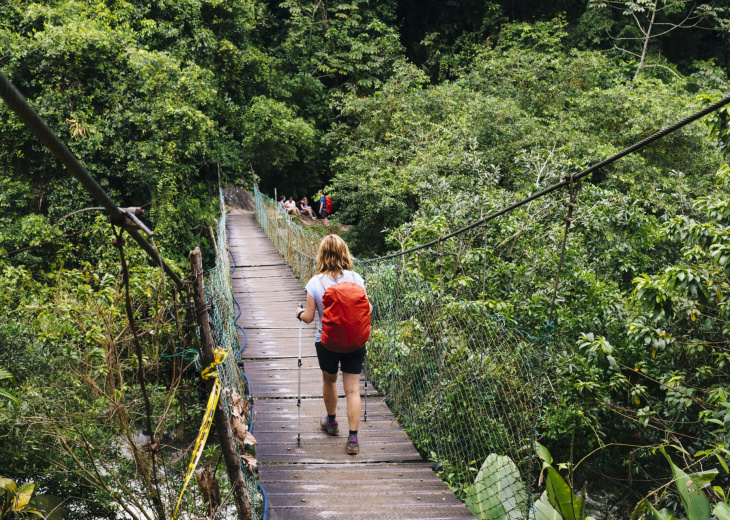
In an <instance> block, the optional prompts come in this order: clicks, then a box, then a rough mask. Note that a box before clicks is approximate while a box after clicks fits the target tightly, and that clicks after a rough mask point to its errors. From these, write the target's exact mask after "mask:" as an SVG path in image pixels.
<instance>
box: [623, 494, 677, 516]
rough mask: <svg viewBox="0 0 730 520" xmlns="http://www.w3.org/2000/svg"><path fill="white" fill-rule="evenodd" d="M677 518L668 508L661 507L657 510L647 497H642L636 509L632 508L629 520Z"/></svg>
mask: <svg viewBox="0 0 730 520" xmlns="http://www.w3.org/2000/svg"><path fill="white" fill-rule="evenodd" d="M639 519H642V520H679V519H678V518H677V517H676V516H674V515H673V514H672V513H671V511H669V509H666V508H665V509H662V510H661V511H657V510H656V509H654V506H652V505H651V504H650V503H649V500H648V499H646V498H645V499H644V500H642V501H641V502H639V505H637V506H636V509H634V512H633V513H632V514H631V520H639Z"/></svg>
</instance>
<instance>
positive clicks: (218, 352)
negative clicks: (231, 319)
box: [172, 348, 228, 520]
mask: <svg viewBox="0 0 730 520" xmlns="http://www.w3.org/2000/svg"><path fill="white" fill-rule="evenodd" d="M214 355H215V360H214V361H213V362H212V363H211V364H210V366H208V367H207V368H206V369H205V370H203V371H202V372H201V373H200V375H201V376H202V378H203V379H210V378H211V377H215V383H213V390H212V391H211V392H210V397H208V405H207V406H206V407H205V415H203V424H201V425H200V432H199V433H198V438H197V440H196V441H195V448H194V449H193V458H192V460H191V461H190V464H188V473H187V475H185V482H183V487H182V489H181V490H180V498H178V499H177V505H176V506H175V511H174V512H173V513H172V520H175V517H176V516H177V511H178V509H179V508H180V504H181V503H182V498H183V494H184V493H185V488H187V486H188V482H190V478H191V477H192V476H193V473H194V472H195V468H196V466H197V465H198V461H199V460H200V456H201V455H202V454H203V447H204V446H205V441H206V440H207V439H208V432H210V427H211V425H212V424H213V417H214V416H215V407H216V406H217V405H218V398H219V397H220V395H221V384H220V381H219V380H218V370H217V369H216V368H215V367H216V365H218V364H220V363H222V362H223V360H224V359H226V356H228V351H227V350H223V349H220V348H217V349H215V353H214Z"/></svg>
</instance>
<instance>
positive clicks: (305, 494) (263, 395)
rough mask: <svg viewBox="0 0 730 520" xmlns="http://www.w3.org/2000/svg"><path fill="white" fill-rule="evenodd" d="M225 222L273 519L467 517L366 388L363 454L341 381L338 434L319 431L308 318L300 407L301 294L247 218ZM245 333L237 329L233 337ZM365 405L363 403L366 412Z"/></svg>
mask: <svg viewBox="0 0 730 520" xmlns="http://www.w3.org/2000/svg"><path fill="white" fill-rule="evenodd" d="M227 219H228V221H227V222H228V228H229V236H230V242H229V250H230V251H231V253H232V254H233V255H234V257H235V265H236V268H235V269H234V272H233V276H232V284H233V291H234V294H235V296H236V298H237V300H238V302H239V303H240V305H241V307H242V310H243V312H242V315H241V317H240V318H239V320H238V324H239V325H241V326H242V327H243V328H244V329H245V330H246V338H247V344H246V348H245V349H244V351H243V355H242V359H243V362H244V367H245V371H246V375H247V376H248V377H249V379H250V381H251V388H252V390H253V395H254V397H255V399H256V401H255V407H256V422H255V425H254V430H253V433H254V436H255V437H256V440H257V441H258V446H257V448H256V457H257V459H258V461H259V476H260V479H261V483H262V485H263V486H264V487H265V488H266V489H267V493H268V497H269V503H270V509H269V518H271V519H273V520H287V519H297V520H302V519H303V520H307V519H315V518H316V519H322V518H325V519H326V518H347V519H348V520H359V519H372V518H378V519H379V520H384V519H390V518H393V519H396V518H397V519H414V520H415V519H444V520H446V519H462V518H473V515H472V514H471V513H470V512H469V510H468V509H467V508H466V507H465V506H464V504H463V503H461V501H459V500H458V499H457V498H456V496H455V495H454V494H453V493H452V492H451V491H450V490H449V488H448V487H447V486H446V485H445V484H444V483H443V482H442V481H441V480H440V479H439V478H438V477H437V476H436V475H435V474H434V472H433V471H431V469H430V466H429V465H428V464H427V463H424V462H423V459H422V458H421V456H420V454H419V453H418V451H417V450H416V449H415V448H414V446H413V444H412V443H411V442H410V440H409V439H408V436H407V435H406V434H405V432H404V431H403V429H402V428H401V427H400V425H399V423H398V421H397V420H396V418H395V417H394V416H393V414H392V412H391V411H390V409H389V408H388V406H387V405H386V403H385V401H384V399H383V398H382V397H380V396H378V394H377V390H376V389H375V388H374V387H373V385H372V384H368V397H367V421H364V420H363V421H361V423H360V434H359V439H360V453H359V454H357V455H355V456H352V455H347V454H346V453H345V441H346V438H347V412H346V401H345V399H344V390H343V388H342V378H341V377H340V378H338V391H339V393H340V399H339V400H338V404H337V414H338V419H339V421H340V428H341V431H340V434H339V435H337V436H329V435H326V434H325V433H324V432H322V431H321V429H320V427H319V419H320V418H321V417H322V416H323V415H324V413H325V411H324V404H323V402H322V377H321V371H320V370H319V365H318V363H317V359H316V353H315V350H314V337H315V333H316V329H315V327H314V325H313V324H310V325H305V326H303V328H302V370H301V381H302V383H301V395H302V401H301V406H299V407H298V406H297V399H296V397H297V387H298V376H299V370H298V366H297V361H296V358H297V354H298V338H299V324H298V323H297V321H296V320H295V319H294V309H295V308H296V304H297V303H298V302H304V301H305V299H306V292H305V291H304V288H303V287H302V285H301V284H300V283H299V281H298V280H297V279H296V278H295V277H294V276H293V275H292V273H291V270H290V269H289V267H288V266H287V265H286V264H285V263H284V262H283V261H282V259H281V257H280V256H279V254H278V252H277V251H276V250H275V249H274V247H273V245H272V244H271V242H270V241H269V240H268V238H267V237H266V234H265V233H264V232H263V230H262V229H261V228H260V227H259V226H258V224H257V223H256V221H255V219H254V217H253V215H252V214H236V215H228V216H227ZM243 337H244V334H243V332H241V331H240V330H239V339H241V340H243ZM364 379H365V375H363V376H362V377H361V380H362V381H363V382H364ZM362 392H364V385H363V384H362V383H361V393H362ZM365 408H366V407H365V400H363V411H362V413H363V418H364V415H365ZM298 416H299V417H300V418H301V419H300V422H299V424H298V423H297V417H298ZM298 435H301V442H300V443H299V444H297V436H298Z"/></svg>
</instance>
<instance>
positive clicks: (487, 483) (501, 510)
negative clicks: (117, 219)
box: [466, 453, 527, 520]
mask: <svg viewBox="0 0 730 520" xmlns="http://www.w3.org/2000/svg"><path fill="white" fill-rule="evenodd" d="M526 500H527V495H526V492H525V485H524V484H523V483H522V479H521V478H520V472H519V470H518V469H517V466H515V463H514V462H512V460H511V459H510V458H509V457H507V456H504V455H496V454H494V453H490V454H489V456H487V458H486V459H485V460H484V464H482V467H481V468H480V469H479V473H477V476H476V478H475V479H474V483H473V484H472V485H471V486H470V487H469V488H468V489H467V490H466V505H467V507H468V508H469V510H470V511H471V512H472V513H474V514H475V515H476V517H477V518H479V519H480V520H516V519H520V518H523V516H524V512H523V507H524V504H525V502H526Z"/></svg>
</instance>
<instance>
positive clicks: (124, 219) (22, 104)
mask: <svg viewBox="0 0 730 520" xmlns="http://www.w3.org/2000/svg"><path fill="white" fill-rule="evenodd" d="M0 97H1V98H2V99H3V100H4V101H5V103H7V105H8V107H10V109H11V110H12V111H13V112H15V114H16V115H17V116H18V118H19V119H20V120H21V121H22V122H23V123H24V124H25V126H27V127H28V128H29V129H30V130H31V132H33V133H34V134H35V135H36V137H37V138H38V140H39V141H40V142H41V143H43V145H45V146H46V148H48V149H49V150H50V151H51V152H52V153H53V155H55V156H56V159H58V160H59V161H60V162H61V163H62V164H63V165H64V166H66V168H68V171H69V172H71V175H73V176H74V177H75V178H76V179H77V180H78V181H79V182H80V183H81V184H82V186H83V187H84V188H85V189H86V191H88V192H89V193H90V194H91V196H92V197H94V199H96V201H97V202H98V203H99V204H101V205H102V206H104V209H106V211H107V212H108V213H109V220H110V221H111V223H112V224H114V225H116V226H119V227H121V228H124V230H125V231H126V232H127V233H128V234H129V236H130V237H132V238H133V239H134V241H135V242H137V243H138V244H139V246H140V247H141V248H142V249H143V250H144V251H145V252H146V253H147V254H148V255H149V256H150V258H152V260H154V262H155V263H156V264H160V265H162V266H163V269H164V271H165V272H166V273H167V274H168V276H169V277H170V278H172V280H173V281H174V282H175V284H176V285H177V286H178V287H182V286H183V282H182V280H181V279H180V277H179V276H178V275H177V274H176V273H175V272H174V271H173V270H172V269H171V268H170V266H168V265H167V264H166V263H165V261H164V260H163V259H162V257H161V256H160V255H159V254H158V253H157V251H155V248H154V247H152V245H151V244H150V243H149V242H147V240H145V238H144V237H143V236H142V235H141V234H140V233H139V232H138V231H137V229H136V224H135V223H134V218H133V216H132V215H131V214H130V213H129V212H127V211H124V210H122V209H121V208H119V206H117V205H116V204H115V203H114V201H113V200H112V199H111V198H110V197H109V195H108V194H107V193H106V192H105V191H104V189H103V188H102V187H101V186H99V184H98V183H97V182H96V180H94V178H93V177H92V176H91V175H90V174H89V172H88V171H87V170H86V168H84V166H83V165H82V164H81V163H80V162H79V160H78V159H77V158H76V156H75V155H74V154H73V153H72V152H71V150H69V149H68V147H67V146H66V145H65V144H64V143H63V141H61V140H60V139H59V138H58V136H56V134H55V133H53V130H51V129H50V127H49V126H48V125H47V124H46V122H45V121H44V120H43V118H42V117H41V116H40V115H39V114H38V112H36V111H35V109H34V108H33V107H32V106H30V104H29V103H28V101H27V100H26V99H25V98H24V97H23V95H22V94H21V93H20V92H19V91H18V89H16V88H15V87H14V86H13V84H12V83H11V82H10V80H9V79H8V78H7V77H6V76H5V74H3V73H2V72H0Z"/></svg>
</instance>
